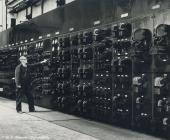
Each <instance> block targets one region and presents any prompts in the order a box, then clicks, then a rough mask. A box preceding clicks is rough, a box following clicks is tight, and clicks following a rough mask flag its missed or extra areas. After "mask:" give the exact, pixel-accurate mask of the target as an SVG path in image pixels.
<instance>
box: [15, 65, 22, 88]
mask: <svg viewBox="0 0 170 140" xmlns="http://www.w3.org/2000/svg"><path fill="white" fill-rule="evenodd" d="M20 71H21V70H20V66H17V67H16V69H15V84H16V87H17V88H21V83H20Z"/></svg>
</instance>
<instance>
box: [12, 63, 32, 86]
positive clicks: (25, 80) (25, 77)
mask: <svg viewBox="0 0 170 140" xmlns="http://www.w3.org/2000/svg"><path fill="white" fill-rule="evenodd" d="M15 83H16V87H18V86H21V87H23V86H24V87H25V86H27V87H28V86H29V85H30V76H29V71H28V68H25V67H23V66H22V64H19V65H18V66H17V67H16V69H15Z"/></svg>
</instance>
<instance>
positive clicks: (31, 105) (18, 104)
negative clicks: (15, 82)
mask: <svg viewBox="0 0 170 140" xmlns="http://www.w3.org/2000/svg"><path fill="white" fill-rule="evenodd" d="M29 90H30V89H28V88H24V87H23V88H17V89H16V110H17V112H18V111H22V105H21V102H22V98H23V95H25V96H26V98H27V101H28V106H29V111H34V110H35V109H34V98H33V95H32V94H31V93H30V91H29Z"/></svg>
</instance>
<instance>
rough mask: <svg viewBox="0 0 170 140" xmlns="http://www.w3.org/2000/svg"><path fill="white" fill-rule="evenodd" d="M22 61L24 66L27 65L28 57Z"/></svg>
mask: <svg viewBox="0 0 170 140" xmlns="http://www.w3.org/2000/svg"><path fill="white" fill-rule="evenodd" d="M20 61H21V64H22V65H23V66H24V67H26V66H27V59H26V58H24V59H21V60H20Z"/></svg>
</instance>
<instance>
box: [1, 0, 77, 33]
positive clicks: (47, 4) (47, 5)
mask: <svg viewBox="0 0 170 140" xmlns="http://www.w3.org/2000/svg"><path fill="white" fill-rule="evenodd" d="M72 1H74V0H66V4H68V3H70V2H72ZM11 6H12V5H11ZM41 8H42V7H41V2H39V3H38V4H36V5H34V6H33V7H32V12H33V13H32V18H35V17H37V16H40V15H41V14H43V13H46V12H49V11H51V10H53V9H55V8H57V4H56V0H45V1H44V5H43V13H42V9H41ZM28 9H30V7H29V8H28ZM0 10H1V12H0V31H4V30H6V26H7V28H10V27H11V18H15V19H16V25H18V24H21V23H23V22H25V21H27V19H26V10H22V11H20V12H18V13H15V14H14V13H9V10H10V8H9V9H8V10H7V23H6V6H5V0H1V1H0ZM6 24H7V25H6Z"/></svg>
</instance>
